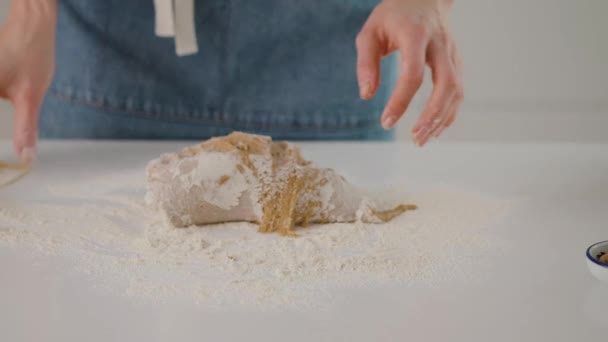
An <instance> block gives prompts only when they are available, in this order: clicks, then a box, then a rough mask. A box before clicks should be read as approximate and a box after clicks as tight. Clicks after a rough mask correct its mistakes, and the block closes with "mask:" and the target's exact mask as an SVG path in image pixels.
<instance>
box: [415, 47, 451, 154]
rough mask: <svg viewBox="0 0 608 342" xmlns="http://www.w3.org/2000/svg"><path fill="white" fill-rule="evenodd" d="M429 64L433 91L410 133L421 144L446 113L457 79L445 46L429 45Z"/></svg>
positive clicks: (426, 139)
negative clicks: (431, 72)
mask: <svg viewBox="0 0 608 342" xmlns="http://www.w3.org/2000/svg"><path fill="white" fill-rule="evenodd" d="M429 65H430V67H431V69H432V71H433V84H434V86H433V92H432V94H431V97H430V99H429V101H428V103H427V105H426V107H425V109H424V111H423V113H422V115H421V116H420V118H419V119H418V122H416V124H415V125H414V129H413V131H412V133H413V134H414V142H415V143H416V144H417V145H419V146H423V145H424V144H425V143H426V142H427V141H428V139H429V138H430V137H431V134H432V132H433V130H434V129H436V128H437V127H439V126H440V125H441V123H442V122H443V120H444V118H445V117H446V116H447V115H448V110H449V108H450V104H451V103H452V101H453V100H454V98H455V96H456V92H457V89H458V83H459V80H458V78H457V74H456V70H455V67H454V65H453V63H452V59H451V57H450V55H449V50H448V49H447V48H446V47H432V46H431V47H429Z"/></svg>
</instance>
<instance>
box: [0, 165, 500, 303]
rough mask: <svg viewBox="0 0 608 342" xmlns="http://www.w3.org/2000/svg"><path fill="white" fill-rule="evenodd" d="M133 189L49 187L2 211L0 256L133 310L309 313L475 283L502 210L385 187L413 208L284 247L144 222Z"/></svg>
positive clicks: (236, 234) (114, 178) (310, 232)
mask: <svg viewBox="0 0 608 342" xmlns="http://www.w3.org/2000/svg"><path fill="white" fill-rule="evenodd" d="M142 178H143V177H142V175H141V171H140V170H133V171H129V172H125V173H121V174H120V175H119V174H116V175H109V176H104V177H103V178H100V179H89V180H86V182H83V183H80V184H79V183H72V184H70V185H67V184H65V185H59V184H55V185H54V186H53V187H49V188H48V200H38V201H36V202H32V201H28V202H27V203H26V202H25V201H22V202H20V201H12V202H9V201H4V202H3V203H2V207H1V208H0V248H18V249H27V250H30V251H32V252H33V253H36V254H40V255H44V256H56V257H60V258H65V259H66V260H68V261H69V262H70V263H71V264H72V265H74V267H75V270H77V271H78V272H82V273H85V274H87V275H88V276H89V277H90V278H91V280H92V281H93V282H94V284H95V286H96V287H98V288H99V289H100V290H102V291H108V292H110V293H111V294H116V295H125V296H128V297H130V298H134V299H138V300H143V301H162V302H165V301H188V302H198V303H201V304H203V305H208V306H216V307H217V308H227V307H234V306H238V307H239V308H251V309H255V310H265V309H273V308H285V307H291V308H294V309H305V308H317V309H318V308H321V307H324V306H326V305H328V304H329V303H331V301H330V300H331V297H332V292H333V291H339V290H340V289H343V288H352V287H369V286H382V284H395V283H397V284H404V286H407V285H422V286H435V285H437V284H441V283H442V282H445V281H450V282H453V281H457V280H463V281H467V280H469V279H474V278H475V277H477V276H478V274H477V273H476V272H475V265H474V262H475V260H478V258H480V257H483V256H484V255H489V254H490V253H491V252H492V251H491V247H492V246H493V245H494V243H495V241H492V240H491V232H488V231H487V229H486V227H487V226H488V224H490V223H492V222H495V221H497V220H500V219H501V218H502V217H503V216H504V214H505V213H506V211H507V210H508V209H509V207H510V202H509V201H507V200H502V199H496V198H491V197H488V196H486V195H482V194H476V193H468V192H463V191H455V190H450V189H436V190H434V191H430V192H426V193H418V194H408V195H404V194H401V193H399V190H398V188H396V187H393V189H392V190H390V191H382V192H379V193H378V194H376V197H377V198H378V197H381V198H383V199H387V200H397V199H398V200H401V201H405V202H411V203H416V204H417V205H418V206H419V209H418V210H416V211H412V212H407V213H405V214H403V215H401V216H399V217H397V218H395V219H394V220H393V221H391V222H389V223H385V224H364V223H356V224H329V225H322V226H312V227H310V228H301V229H298V230H297V233H298V234H299V235H300V237H298V238H290V237H283V236H279V235H277V234H259V233H257V232H256V227H255V225H253V224H249V223H228V224H218V225H213V226H204V227H192V228H167V226H166V225H164V224H163V223H162V222H157V221H154V220H153V219H151V218H150V217H149V212H148V210H147V209H146V208H145V205H144V203H143V200H142V198H143V196H144V192H145V185H144V184H143V180H142ZM83 186H86V187H87V189H90V191H89V192H88V193H87V197H86V198H83V194H82V191H81V189H82V187H83ZM378 195H381V196H378Z"/></svg>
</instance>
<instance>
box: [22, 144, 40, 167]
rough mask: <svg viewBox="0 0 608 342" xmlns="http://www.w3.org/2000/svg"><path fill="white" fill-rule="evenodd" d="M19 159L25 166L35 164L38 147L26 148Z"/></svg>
mask: <svg viewBox="0 0 608 342" xmlns="http://www.w3.org/2000/svg"><path fill="white" fill-rule="evenodd" d="M19 159H20V160H21V162H22V163H25V164H31V163H33V162H34V160H36V147H34V146H30V147H24V148H23V150H21V155H20V156H19Z"/></svg>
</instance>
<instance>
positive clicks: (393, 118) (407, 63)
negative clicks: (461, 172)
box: [356, 0, 463, 146]
mask: <svg viewBox="0 0 608 342" xmlns="http://www.w3.org/2000/svg"><path fill="white" fill-rule="evenodd" d="M451 5H452V0H384V1H382V2H381V3H380V4H379V5H378V6H377V7H376V8H375V9H374V11H373V12H372V14H371V15H370V17H369V18H368V20H367V22H366V23H365V25H364V26H363V28H362V29H361V32H360V33H359V35H358V36H357V41H356V44H357V55H358V61H357V78H358V81H359V89H360V93H361V98H363V99H369V98H371V97H372V96H373V95H374V93H375V92H376V89H377V88H378V84H379V82H380V59H381V58H382V57H384V56H387V55H389V54H391V53H393V52H394V51H399V52H400V54H401V60H400V67H399V69H400V72H399V74H400V76H399V80H398V82H397V85H396V88H395V90H394V92H393V94H392V97H391V99H390V100H389V102H388V104H387V105H386V108H385V110H384V113H383V114H382V119H381V120H382V126H383V127H384V128H385V129H390V128H391V127H393V126H394V125H395V123H396V122H397V121H398V120H399V119H400V118H401V116H402V115H403V114H404V113H405V111H406V110H407V107H408V106H409V104H410V102H411V100H412V98H413V97H414V95H415V94H416V91H418V89H419V88H420V85H421V84H422V81H423V79H424V69H425V64H428V65H429V66H430V68H431V70H432V76H433V77H432V78H433V93H432V95H431V97H430V99H429V101H428V103H427V104H426V107H425V109H424V112H423V113H422V115H421V116H420V118H419V119H418V121H417V122H416V124H415V125H414V128H413V130H412V134H413V140H414V142H415V143H416V144H417V145H419V146H423V145H424V144H426V143H427V142H428V140H429V139H430V138H431V137H437V136H439V135H440V134H441V132H442V131H443V130H444V129H445V128H447V127H449V126H450V125H451V124H452V123H453V122H454V119H455V118H456V114H457V113H458V110H459V107H460V105H461V103H462V100H463V88H462V63H461V61H460V56H459V54H458V50H457V49H456V45H455V43H454V41H453V39H452V37H451V36H450V33H449V32H448V29H447V23H446V22H447V14H448V12H449V10H450V8H451Z"/></svg>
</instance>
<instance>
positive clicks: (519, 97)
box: [0, 0, 608, 141]
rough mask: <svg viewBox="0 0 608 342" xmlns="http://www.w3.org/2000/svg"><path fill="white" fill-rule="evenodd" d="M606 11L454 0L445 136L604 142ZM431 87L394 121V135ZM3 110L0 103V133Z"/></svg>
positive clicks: (540, 0)
mask: <svg viewBox="0 0 608 342" xmlns="http://www.w3.org/2000/svg"><path fill="white" fill-rule="evenodd" d="M7 2H8V0H0V15H1V14H2V12H4V11H3V9H4V8H6V3H7ZM606 13H608V1H605V0H578V1H572V0H534V1H530V0H509V1H504V0H456V6H455V10H454V13H453V15H452V27H453V29H454V32H455V35H456V37H457V40H458V42H459V44H460V48H461V50H462V55H463V58H464V62H465V81H466V102H465V105H464V108H463V110H462V113H461V116H460V118H459V120H458V121H457V123H456V126H455V127H454V128H453V129H451V130H450V131H448V132H447V135H446V137H445V138H446V140H482V141H495V140H500V141H523V140H537V141H541V140H542V141H573V140H577V141H597V140H603V141H608V134H605V133H604V131H605V127H608V87H606V86H605V85H604V83H605V82H606V80H608V40H606V38H605V34H606V33H608V21H606V20H604V16H605V14H606ZM429 89H430V87H429V84H428V82H427V84H426V85H425V86H424V89H423V90H422V91H421V93H420V96H418V97H417V98H416V100H415V103H414V105H413V106H412V109H411V110H410V113H408V115H407V118H406V119H405V120H403V122H401V123H400V125H399V137H400V139H407V138H409V135H408V134H407V133H408V131H409V127H411V124H412V121H413V119H414V117H415V116H417V114H418V113H419V111H420V110H421V108H422V106H423V104H424V102H423V100H424V98H425V96H427V95H428V93H429ZM9 112H10V111H7V109H6V105H0V137H1V136H2V135H4V136H5V137H6V134H7V133H8V132H10V129H9V127H10V126H11V125H12V124H11V123H10V120H11V118H10V115H9V114H8V113H9Z"/></svg>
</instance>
